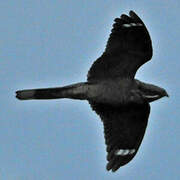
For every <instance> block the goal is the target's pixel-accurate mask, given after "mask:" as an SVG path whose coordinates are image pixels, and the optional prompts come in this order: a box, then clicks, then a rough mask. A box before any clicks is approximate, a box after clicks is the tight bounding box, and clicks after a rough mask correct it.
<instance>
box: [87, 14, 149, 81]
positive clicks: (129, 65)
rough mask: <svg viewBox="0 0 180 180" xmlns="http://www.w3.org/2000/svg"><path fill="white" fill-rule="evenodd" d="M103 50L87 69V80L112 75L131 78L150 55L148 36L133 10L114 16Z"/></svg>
mask: <svg viewBox="0 0 180 180" xmlns="http://www.w3.org/2000/svg"><path fill="white" fill-rule="evenodd" d="M114 21H115V23H114V24H113V29H112V31H111V34H110V37H109V39H108V42H107V45H106V49H105V52H104V53H103V55H102V56H101V57H100V58H98V59H97V60H96V61H95V62H94V63H93V65H92V67H91V68H90V70H89V72H88V80H89V81H94V80H98V79H107V78H115V77H129V78H134V76H135V73H136V71H137V69H138V68H139V67H140V66H141V65H143V64H144V63H146V62H147V61H148V60H150V59H151V57H152V43H151V39H150V35H149V33H148V31H147V29H146V26H145V25H144V23H143V21H142V20H141V19H140V18H139V17H138V16H137V15H136V14H135V13H134V12H133V11H130V12H129V16H127V15H125V14H122V15H121V17H120V18H116V19H115V20H114Z"/></svg>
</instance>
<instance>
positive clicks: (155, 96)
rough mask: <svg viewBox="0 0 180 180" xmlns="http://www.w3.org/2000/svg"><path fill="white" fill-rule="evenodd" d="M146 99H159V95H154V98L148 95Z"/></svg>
mask: <svg viewBox="0 0 180 180" xmlns="http://www.w3.org/2000/svg"><path fill="white" fill-rule="evenodd" d="M145 97H146V98H158V97H159V95H154V96H150V95H146V96H145Z"/></svg>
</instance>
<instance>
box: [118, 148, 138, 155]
mask: <svg viewBox="0 0 180 180" xmlns="http://www.w3.org/2000/svg"><path fill="white" fill-rule="evenodd" d="M135 152H136V150H135V149H118V150H116V151H115V153H114V154H115V155H117V156H126V155H131V154H134V153H135Z"/></svg>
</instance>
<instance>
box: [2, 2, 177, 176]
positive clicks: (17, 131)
mask: <svg viewBox="0 0 180 180" xmlns="http://www.w3.org/2000/svg"><path fill="white" fill-rule="evenodd" d="M129 10H134V11H135V12H136V13H137V14H138V15H139V16H140V17H141V18H142V19H143V21H144V22H145V24H146V26H147V28H148V30H149V33H150V35H151V38H152V42H153V48H154V55H153V60H152V61H150V62H148V63H146V64H145V65H144V66H143V67H141V69H140V70H139V71H138V73H137V75H136V78H138V79H140V80H142V81H145V82H150V83H153V84H156V85H159V86H161V87H164V88H165V89H166V90H167V92H168V93H169V95H170V98H163V99H161V100H159V101H157V102H154V103H152V104H151V114H150V118H149V124H148V127H147V131H146V134H145V137H144V140H143V142H142V145H141V147H140V149H139V151H138V153H137V155H136V157H135V158H134V159H133V160H132V161H131V162H130V163H129V164H127V165H126V166H124V167H122V168H120V169H119V170H118V171H117V172H116V173H112V172H107V171H106V170H105V166H106V152H105V144H104V137H103V126H102V123H101V121H100V119H99V117H98V116H97V115H96V114H95V113H94V112H92V111H91V109H90V106H89V105H88V103H87V102H85V101H78V100H76V101H73V100H51V101H19V100H17V99H16V98H15V96H14V95H15V91H16V90H19V89H26V88H43V87H56V86H63V85H68V84H70V83H75V82H83V81H85V80H86V74H87V71H88V69H89V68H90V66H91V64H92V63H93V61H94V60H95V59H96V58H97V57H99V56H100V55H101V54H102V52H103V51H104V48H105V44H106V42H107V39H108V37H109V34H110V30H111V27H112V24H113V19H114V18H116V17H119V16H120V15H121V14H122V13H128V12H129ZM179 10H180V1H178V0H174V1H169V0H164V1H162V0H152V1H146V0H139V1H131V0H126V1H123V0H121V1H120V0H116V1H115V0H104V1H103V0H91V1H85V0H76V1H74V0H54V1H50V0H49V1H48V0H41V1H40V0H31V1H29V0H13V1H12V0H6V1H1V2H0V22H1V23H0V99H1V101H0V107H1V113H0V114H1V115H0V179H1V180H61V179H62V180H64V179H68V180H94V179H95V180H109V179H112V180H117V179H122V180H132V179H133V180H140V179H145V180H152V179H163V180H169V179H172V180H178V179H179V177H180V175H179V174H180V173H179V166H180V155H179V152H180V141H179V139H180V122H179V116H180V96H179V95H180V93H179V88H180V80H179V78H180V77H179V73H180V55H179V51H180V33H179V30H180V20H179Z"/></svg>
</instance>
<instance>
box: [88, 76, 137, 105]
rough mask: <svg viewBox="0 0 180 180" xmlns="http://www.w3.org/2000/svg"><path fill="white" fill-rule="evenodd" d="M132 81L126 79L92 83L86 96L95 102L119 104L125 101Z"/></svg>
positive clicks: (131, 86)
mask: <svg viewBox="0 0 180 180" xmlns="http://www.w3.org/2000/svg"><path fill="white" fill-rule="evenodd" d="M132 88H133V82H132V81H130V80H127V79H123V80H116V81H115V80H112V81H108V80H107V81H104V82H97V83H94V84H93V83H92V84H90V85H89V88H88V98H89V100H91V101H94V102H97V103H105V104H111V105H119V104H124V103H127V101H128V99H129V96H130V94H131V89H132Z"/></svg>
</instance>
